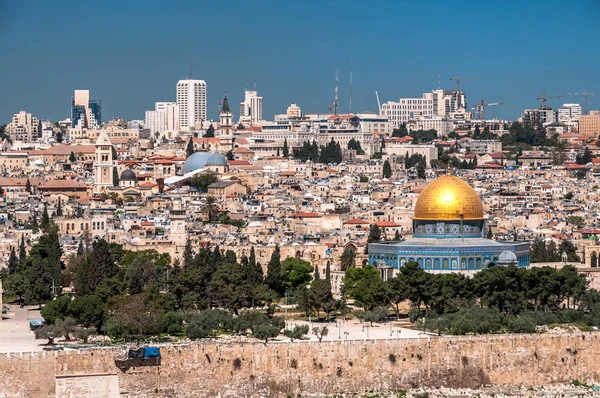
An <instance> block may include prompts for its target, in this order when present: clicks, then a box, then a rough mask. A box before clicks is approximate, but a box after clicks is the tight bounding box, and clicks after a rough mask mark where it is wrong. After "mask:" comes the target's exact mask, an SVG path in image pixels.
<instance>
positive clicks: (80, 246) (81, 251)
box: [77, 239, 85, 256]
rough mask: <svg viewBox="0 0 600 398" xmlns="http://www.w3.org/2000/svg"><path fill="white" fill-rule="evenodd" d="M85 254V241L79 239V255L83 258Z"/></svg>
mask: <svg viewBox="0 0 600 398" xmlns="http://www.w3.org/2000/svg"><path fill="white" fill-rule="evenodd" d="M83 253H85V248H84V247H83V239H79V245H78V246H77V255H78V256H83Z"/></svg>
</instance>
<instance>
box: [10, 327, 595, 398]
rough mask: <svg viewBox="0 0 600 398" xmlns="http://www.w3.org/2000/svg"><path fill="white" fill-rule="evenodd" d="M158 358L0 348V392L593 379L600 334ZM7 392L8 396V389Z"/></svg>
mask: <svg viewBox="0 0 600 398" xmlns="http://www.w3.org/2000/svg"><path fill="white" fill-rule="evenodd" d="M161 354H162V358H161V362H160V365H158V366H132V367H130V368H129V369H126V370H122V369H119V368H117V367H116V365H115V362H114V359H115V358H116V357H122V356H123V349H115V348H111V349H94V350H82V351H72V352H69V351H62V352H61V351H58V352H40V353H33V354H31V353H23V354H10V355H2V356H0V393H5V394H6V393H8V394H14V395H16V394H22V396H32V397H47V396H54V395H55V394H56V391H55V377H56V376H65V375H70V376H72V375H77V374H80V375H82V374H115V373H116V374H118V378H119V383H118V384H119V387H120V389H121V391H125V392H127V393H128V394H129V396H130V397H142V396H176V397H215V396H218V395H219V394H221V397H244V396H246V397H251V396H267V397H286V396H287V395H291V396H296V394H298V393H301V394H311V393H312V394H317V393H329V394H335V393H342V392H352V391H356V392H363V391H366V390H381V391H388V390H396V389H401V388H411V387H440V386H446V387H453V388H477V387H479V386H481V385H485V384H493V385H519V386H541V385H550V384H558V383H567V384H568V383H570V382H571V381H572V380H574V379H578V380H580V381H586V380H599V379H600V377H599V375H600V361H599V360H598V359H597V358H598V357H600V333H577V334H565V335H552V334H542V335H525V334H524V335H489V336H472V337H441V338H421V339H400V340H367V341H345V342H340V341H334V342H323V343H318V342H296V343H285V344H284V343H269V344H267V345H265V344H261V343H255V344H216V343H212V342H211V343H198V344H190V345H171V346H166V347H161ZM9 396H10V395H9Z"/></svg>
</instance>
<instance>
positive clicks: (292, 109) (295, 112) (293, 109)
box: [286, 104, 302, 119]
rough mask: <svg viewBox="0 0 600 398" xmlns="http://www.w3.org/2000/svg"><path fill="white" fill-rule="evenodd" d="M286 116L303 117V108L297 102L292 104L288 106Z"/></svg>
mask: <svg viewBox="0 0 600 398" xmlns="http://www.w3.org/2000/svg"><path fill="white" fill-rule="evenodd" d="M286 116H287V117H288V118H298V119H299V118H301V117H302V109H300V107H299V106H298V105H296V104H291V105H290V106H288V108H287V112H286Z"/></svg>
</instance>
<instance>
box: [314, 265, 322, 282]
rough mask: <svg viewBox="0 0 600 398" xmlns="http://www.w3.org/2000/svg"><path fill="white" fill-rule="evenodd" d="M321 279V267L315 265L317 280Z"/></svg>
mask: <svg viewBox="0 0 600 398" xmlns="http://www.w3.org/2000/svg"><path fill="white" fill-rule="evenodd" d="M318 279H321V274H319V266H318V265H315V280H318Z"/></svg>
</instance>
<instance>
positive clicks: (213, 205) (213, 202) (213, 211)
mask: <svg viewBox="0 0 600 398" xmlns="http://www.w3.org/2000/svg"><path fill="white" fill-rule="evenodd" d="M202 214H205V215H206V216H207V217H208V221H209V222H213V221H215V220H216V219H217V216H218V214H219V205H218V204H217V198H215V197H214V196H207V197H206V200H205V201H204V204H203V205H202Z"/></svg>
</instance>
